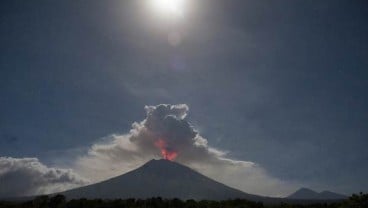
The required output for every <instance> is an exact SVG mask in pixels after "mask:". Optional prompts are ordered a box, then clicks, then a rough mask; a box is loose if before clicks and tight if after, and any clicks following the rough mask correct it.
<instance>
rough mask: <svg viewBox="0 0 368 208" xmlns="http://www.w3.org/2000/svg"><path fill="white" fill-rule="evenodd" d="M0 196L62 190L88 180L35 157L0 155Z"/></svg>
mask: <svg viewBox="0 0 368 208" xmlns="http://www.w3.org/2000/svg"><path fill="white" fill-rule="evenodd" d="M0 182H1V185H0V197H17V196H27V195H36V194H45V193H53V192H58V191H63V190H66V189H69V188H74V187H76V186H81V185H84V184H87V183H88V181H87V180H85V179H83V178H81V177H80V176H78V175H77V174H76V173H74V172H73V171H72V170H70V169H60V168H50V167H47V166H45V165H44V164H42V163H41V162H40V161H39V160H38V159H37V158H12V157H0Z"/></svg>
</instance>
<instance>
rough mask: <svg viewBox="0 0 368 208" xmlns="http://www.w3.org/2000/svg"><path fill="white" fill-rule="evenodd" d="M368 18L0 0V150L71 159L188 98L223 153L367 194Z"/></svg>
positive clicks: (262, 6) (242, 8)
mask: <svg viewBox="0 0 368 208" xmlns="http://www.w3.org/2000/svg"><path fill="white" fill-rule="evenodd" d="M367 21H368V2H367V1H364V0H362V1H359V0H356V1H350V0H346V1H337V0H330V1H322V0H321V1H307V0H305V1H294V0H280V1H265V0H261V1H260V0H236V1H235V0H222V1H219V0H201V1H194V0H188V5H187V8H186V11H185V12H184V15H183V17H182V18H173V17H170V18H168V17H163V16H158V15H154V14H153V13H152V11H151V10H150V8H149V7H148V6H147V4H146V2H145V1H144V0H141V1H137V0H135V1H133V0H131V1H111V0H110V1H97V0H89V1H75V0H66V1H42V0H40V1H37V2H35V1H20V0H19V1H18V0H9V1H1V3H0V30H1V33H0V50H1V53H0V54H1V55H0V156H10V157H19V158H21V157H38V158H39V159H40V160H41V161H43V162H44V163H46V164H53V163H56V162H55V161H60V160H65V161H64V162H63V163H68V159H67V158H69V156H70V157H72V156H73V155H74V154H79V153H80V152H83V151H84V150H85V149H86V148H88V147H89V146H90V145H91V144H92V143H94V142H95V141H97V140H98V139H100V138H102V137H104V136H107V135H110V134H112V133H124V132H126V131H128V130H129V129H130V127H131V124H132V123H133V122H134V121H140V120H142V119H143V118H144V117H145V111H144V110H143V108H144V106H145V105H156V104H160V103H171V104H177V103H185V104H187V105H188V106H189V107H190V114H189V117H188V120H189V121H190V122H191V123H192V124H193V125H194V126H195V127H196V128H197V129H198V130H199V131H200V132H201V134H202V135H203V136H204V137H206V138H207V139H208V141H209V143H210V144H211V145H212V146H214V147H216V148H219V149H223V150H227V151H228V152H229V155H230V157H232V158H236V159H241V160H247V161H253V162H255V163H258V164H260V165H261V166H263V167H264V168H265V169H266V170H267V171H268V172H269V173H270V174H271V175H273V176H275V177H277V178H281V179H284V180H290V181H301V182H303V183H305V184H309V185H310V187H312V188H315V189H317V190H318V189H322V188H328V189H330V190H333V191H339V192H342V193H352V192H358V191H366V192H367V191H368V189H367V187H368V181H367V180H366V176H367V175H368V166H367V165H366V164H367V163H368V151H367V147H368V108H367V106H368V93H367V90H368V23H367ZM170 34H171V35H170ZM172 35H174V36H175V35H179V37H180V41H179V43H178V44H170V43H169V42H168V36H170V37H171V36H172ZM60 155H64V156H63V157H65V159H63V157H60ZM70 163H71V162H70Z"/></svg>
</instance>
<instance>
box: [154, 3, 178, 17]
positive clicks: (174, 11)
mask: <svg viewBox="0 0 368 208" xmlns="http://www.w3.org/2000/svg"><path fill="white" fill-rule="evenodd" d="M152 3H153V6H154V7H155V8H156V9H157V10H158V11H159V12H160V13H165V14H171V15H182V13H183V6H184V0H152Z"/></svg>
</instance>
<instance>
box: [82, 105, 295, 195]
mask: <svg viewBox="0 0 368 208" xmlns="http://www.w3.org/2000/svg"><path fill="white" fill-rule="evenodd" d="M145 110H146V112H147V118H146V119H144V120H143V121H142V122H140V123H133V125H132V129H131V130H130V132H129V133H128V134H126V135H111V136H110V137H107V138H104V139H103V140H102V141H101V143H100V144H95V145H93V146H92V147H91V149H90V150H89V153H88V155H86V156H84V157H81V158H79V159H78V161H77V164H76V168H77V170H78V171H79V172H80V173H81V174H82V175H84V176H86V177H88V178H90V179H92V180H94V181H100V180H104V179H106V178H109V177H113V176H117V175H120V174H122V173H124V172H127V171H129V170H132V169H134V168H136V167H138V166H140V165H142V164H143V163H144V162H146V161H148V160H150V159H152V158H165V159H168V160H175V161H177V162H179V163H182V164H184V165H187V166H190V167H192V168H193V169H196V170H198V171H199V172H201V173H203V174H204V175H207V176H209V177H212V178H214V179H215V180H218V181H220V182H223V183H225V184H228V185H230V186H233V187H236V188H239V189H241V190H244V191H246V192H249V193H257V194H264V195H280V194H285V193H288V192H291V191H292V190H293V189H294V188H295V187H294V186H293V185H291V184H289V183H286V182H282V181H281V180H279V179H276V178H273V177H271V176H269V175H268V174H267V173H266V172H265V171H264V169H262V168H261V167H259V166H258V165H256V164H254V163H252V162H247V161H237V160H232V159H229V158H227V157H226V154H225V152H223V151H220V150H218V149H215V148H212V147H210V146H209V145H208V142H207V140H206V139H205V138H203V137H202V136H200V134H199V133H198V131H196V130H195V129H194V127H193V126H191V125H190V123H189V122H187V121H186V120H185V118H186V115H187V113H188V110H189V108H188V106H187V105H185V104H181V105H166V104H161V105H158V106H146V107H145Z"/></svg>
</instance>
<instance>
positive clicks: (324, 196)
mask: <svg viewBox="0 0 368 208" xmlns="http://www.w3.org/2000/svg"><path fill="white" fill-rule="evenodd" d="M287 198H288V199H306V200H307V199H308V200H338V199H346V198H347V196H345V195H342V194H338V193H334V192H331V191H322V192H316V191H313V190H311V189H308V188H301V189H299V190H297V191H296V192H294V193H293V194H291V195H290V196H288V197H287Z"/></svg>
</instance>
